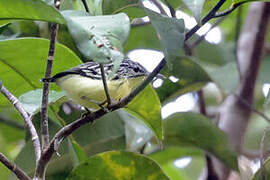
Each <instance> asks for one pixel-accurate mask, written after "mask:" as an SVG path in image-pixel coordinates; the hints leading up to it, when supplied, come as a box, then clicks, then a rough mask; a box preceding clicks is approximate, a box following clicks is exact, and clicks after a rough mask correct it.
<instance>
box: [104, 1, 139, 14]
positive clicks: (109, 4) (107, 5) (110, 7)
mask: <svg viewBox="0 0 270 180" xmlns="http://www.w3.org/2000/svg"><path fill="white" fill-rule="evenodd" d="M138 1H139V0H128V1H127V0H117V1H112V0H103V6H102V9H103V14H112V13H115V12H117V11H121V9H123V8H126V7H129V6H132V5H137V4H138Z"/></svg>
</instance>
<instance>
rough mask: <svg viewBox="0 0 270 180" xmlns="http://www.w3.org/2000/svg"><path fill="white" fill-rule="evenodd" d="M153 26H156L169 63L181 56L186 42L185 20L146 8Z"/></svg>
mask: <svg viewBox="0 0 270 180" xmlns="http://www.w3.org/2000/svg"><path fill="white" fill-rule="evenodd" d="M144 9H145V12H146V13H147V15H148V17H149V18H150V21H151V24H152V25H153V26H154V28H155V30H156V32H157V34H158V37H159V38H160V40H161V44H162V47H163V49H164V53H165V56H166V60H167V61H168V62H170V61H172V60H173V59H174V57H175V56H176V55H178V54H179V52H180V48H181V47H182V45H183V43H184V40H185V23H184V20H183V19H176V18H170V17H168V16H164V15H162V14H158V13H156V12H154V11H151V10H149V9H147V8H144Z"/></svg>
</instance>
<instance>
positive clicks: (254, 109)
mask: <svg viewBox="0 0 270 180" xmlns="http://www.w3.org/2000/svg"><path fill="white" fill-rule="evenodd" d="M234 95H235V96H236V97H237V98H238V99H239V100H240V101H241V102H242V103H243V104H244V105H245V106H246V107H247V108H249V109H250V110H251V111H253V112H254V113H256V114H258V115H259V116H261V117H262V118H263V119H265V120H266V121H267V122H268V123H270V118H268V117H267V116H266V115H265V114H264V113H263V112H261V111H259V110H257V109H256V108H255V107H253V106H252V105H250V104H249V103H248V101H246V100H245V99H243V98H241V97H240V96H238V95H236V94H234Z"/></svg>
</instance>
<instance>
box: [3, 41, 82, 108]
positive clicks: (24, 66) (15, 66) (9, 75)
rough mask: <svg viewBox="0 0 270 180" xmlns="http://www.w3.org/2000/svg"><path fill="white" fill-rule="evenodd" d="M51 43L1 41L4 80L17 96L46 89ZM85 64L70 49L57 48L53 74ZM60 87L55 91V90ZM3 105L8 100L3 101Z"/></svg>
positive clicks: (61, 46)
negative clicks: (44, 83)
mask: <svg viewBox="0 0 270 180" xmlns="http://www.w3.org/2000/svg"><path fill="white" fill-rule="evenodd" d="M48 50H49V40H46V39H38V38H22V39H16V40H4V41H0V54H1V57H0V63H1V66H0V77H1V79H2V81H3V84H4V85H5V86H6V87H7V88H8V89H9V90H10V91H11V92H12V93H13V94H14V95H15V96H20V95H22V94H23V93H26V92H28V91H30V90H34V89H37V88H41V87H42V83H41V82H40V79H41V78H43V77H44V74H45V73H44V72H45V67H46V62H47V56H48ZM80 63H81V60H80V59H79V58H78V57H77V56H76V55H75V54H74V53H73V52H72V51H71V50H69V49H68V48H66V47H65V46H63V45H61V44H56V49H55V60H54V64H53V68H52V73H53V74H55V73H59V72H61V71H64V70H66V69H69V68H70V67H73V66H76V65H78V64H80ZM55 88H56V87H54V89H55ZM0 105H2V106H3V105H7V100H6V99H5V98H3V96H1V97H0Z"/></svg>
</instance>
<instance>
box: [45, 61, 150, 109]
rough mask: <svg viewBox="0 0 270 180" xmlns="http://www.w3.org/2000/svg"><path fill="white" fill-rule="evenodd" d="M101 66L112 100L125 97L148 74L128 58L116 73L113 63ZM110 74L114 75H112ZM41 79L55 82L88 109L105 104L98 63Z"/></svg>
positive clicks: (105, 99)
mask: <svg viewBox="0 0 270 180" xmlns="http://www.w3.org/2000/svg"><path fill="white" fill-rule="evenodd" d="M103 67H104V73H105V77H106V82H107V87H108V93H109V96H110V99H111V100H112V102H117V101H119V100H121V99H122V98H123V97H125V96H127V95H128V94H129V93H130V92H131V91H132V90H133V89H134V88H135V87H137V86H138V85H139V84H140V83H141V82H142V81H143V80H144V79H145V78H146V77H147V76H148V75H149V72H148V71H147V70H146V69H145V68H144V67H143V66H142V65H141V64H139V63H138V62H134V61H132V60H130V59H128V58H125V59H124V60H123V61H122V63H121V64H120V66H119V68H118V69H117V70H116V71H115V73H114V72H113V71H114V64H113V63H112V62H111V63H107V64H103ZM111 73H114V74H113V75H112V76H111ZM42 81H43V82H49V83H56V84H57V85H58V86H60V88H61V89H62V90H63V91H64V92H66V95H67V97H68V98H69V99H70V100H71V101H73V102H75V103H76V104H79V105H81V106H83V107H85V108H86V109H87V110H88V111H96V110H99V109H100V108H102V107H104V106H103V105H104V104H106V103H107V98H106V94H105V90H104V86H103V81H102V74H101V69H100V63H98V62H95V61H89V62H86V63H84V64H81V65H78V66H76V67H72V68H70V69H68V70H66V71H63V72H60V73H57V74H55V75H54V76H52V77H50V78H43V79H42Z"/></svg>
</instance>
